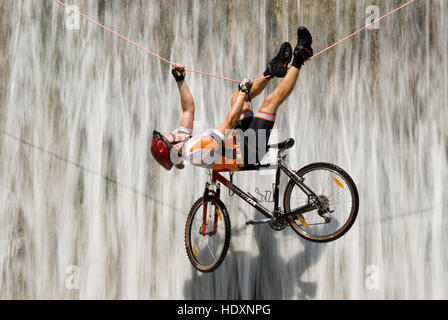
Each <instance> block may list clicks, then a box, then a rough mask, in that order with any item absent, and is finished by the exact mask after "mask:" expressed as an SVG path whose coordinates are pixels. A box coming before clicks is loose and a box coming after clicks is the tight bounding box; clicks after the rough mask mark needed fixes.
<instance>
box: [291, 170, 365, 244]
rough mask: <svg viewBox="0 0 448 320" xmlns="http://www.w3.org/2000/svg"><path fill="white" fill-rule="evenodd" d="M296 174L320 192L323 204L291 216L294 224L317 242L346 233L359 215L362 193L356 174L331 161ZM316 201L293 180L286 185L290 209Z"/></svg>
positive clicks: (302, 235)
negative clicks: (357, 183) (358, 187)
mask: <svg viewBox="0 0 448 320" xmlns="http://www.w3.org/2000/svg"><path fill="white" fill-rule="evenodd" d="M296 174H297V175H298V176H299V177H302V178H303V179H304V180H303V183H304V184H305V185H306V186H307V187H308V188H310V189H311V190H312V191H313V192H314V193H315V194H316V195H317V196H318V198H319V201H320V205H319V206H317V207H316V209H315V210H312V211H309V212H306V213H304V214H302V215H301V216H300V217H298V216H291V217H289V224H290V226H291V228H292V229H293V230H294V231H295V232H296V233H297V234H298V235H299V236H301V237H303V238H305V239H307V240H310V241H313V242H329V241H334V240H336V239H338V238H340V237H342V236H343V235H344V234H345V233H346V232H347V231H348V230H349V229H350V228H351V226H352V225H353V223H354V222H355V219H356V217H357V215H358V208H359V196H358V191H357V189H356V185H355V183H354V182H353V180H352V178H351V177H350V176H349V175H348V174H347V173H346V172H345V171H344V170H342V169H341V168H339V167H337V166H335V165H333V164H330V163H314V164H310V165H308V166H306V167H304V168H302V169H300V170H299V171H298V172H297V173H296ZM312 201H313V200H312V199H310V198H309V197H308V196H307V195H306V194H305V193H304V192H303V191H302V190H301V188H300V187H299V186H298V185H297V184H296V183H295V182H294V181H293V180H291V181H290V182H289V183H288V185H287V186H286V190H285V194H284V198H283V204H284V209H285V212H286V213H289V212H292V211H294V210H295V209H298V208H300V207H303V206H306V205H309V204H310V203H311V202H312ZM301 220H302V221H301ZM303 221H304V222H305V223H303ZM305 224H306V225H305Z"/></svg>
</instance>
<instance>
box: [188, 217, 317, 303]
mask: <svg viewBox="0 0 448 320" xmlns="http://www.w3.org/2000/svg"><path fill="white" fill-rule="evenodd" d="M249 228H255V229H254V232H253V235H254V237H255V242H256V246H257V247H258V252H259V254H258V253H257V252H254V253H253V252H250V251H233V250H232V249H231V248H232V246H231V248H230V250H229V252H228V254H227V257H226V259H225V260H224V262H223V264H222V265H221V266H220V267H219V268H218V269H217V270H216V271H215V272H213V273H208V274H204V273H200V272H198V271H196V270H194V269H193V267H191V268H192V274H191V279H189V280H187V281H186V282H185V285H184V295H185V298H186V299H197V300H200V299H274V300H275V299H296V298H298V299H313V298H314V297H315V295H316V292H317V287H318V284H317V283H316V282H306V281H303V280H302V276H303V274H304V273H305V271H306V270H308V269H309V268H311V267H312V266H313V265H315V264H316V263H317V261H318V260H319V258H320V257H321V256H322V253H323V251H324V249H325V244H316V243H312V242H309V241H306V240H304V239H302V238H300V237H299V236H298V235H296V234H295V233H294V232H293V231H292V229H291V228H290V227H289V226H288V227H287V229H286V230H284V231H282V232H288V233H293V234H294V235H295V237H287V238H288V239H286V238H284V239H282V238H283V237H278V234H276V231H274V230H272V229H271V228H270V227H269V226H268V225H261V226H252V227H249ZM244 230H245V227H242V228H241V229H239V230H235V229H232V237H233V240H231V242H233V241H237V240H236V236H238V234H240V233H241V232H244ZM277 238H280V239H277ZM281 241H293V242H292V243H291V244H288V247H290V250H291V251H297V250H298V249H297V248H302V250H301V251H299V252H298V253H297V254H295V255H294V256H292V257H291V258H289V259H286V260H285V259H284V258H283V257H281V255H280V253H279V249H278V245H279V243H280V242H281ZM256 250H257V249H255V250H254V251H256Z"/></svg>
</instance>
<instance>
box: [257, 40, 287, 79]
mask: <svg viewBox="0 0 448 320" xmlns="http://www.w3.org/2000/svg"><path fill="white" fill-rule="evenodd" d="M291 59H292V47H291V44H290V43H289V42H285V43H283V44H282V46H281V47H280V50H279V51H278V53H277V55H276V56H275V58H274V59H272V60H271V61H270V62H269V64H268V67H267V69H266V71H265V72H264V73H263V75H264V76H265V77H267V76H270V77H269V78H268V79H270V78H273V77H277V78H284V77H285V75H286V72H287V71H288V64H289V63H290V62H291Z"/></svg>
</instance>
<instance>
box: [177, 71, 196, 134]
mask: <svg viewBox="0 0 448 320" xmlns="http://www.w3.org/2000/svg"><path fill="white" fill-rule="evenodd" d="M172 74H173V76H174V78H175V79H176V82H177V87H178V88H179V94H180V103H181V105H182V119H181V121H180V126H181V127H184V128H188V129H193V121H194V100H193V95H192V94H191V91H190V88H188V85H187V83H186V82H185V66H183V65H181V64H178V63H174V64H173V67H172Z"/></svg>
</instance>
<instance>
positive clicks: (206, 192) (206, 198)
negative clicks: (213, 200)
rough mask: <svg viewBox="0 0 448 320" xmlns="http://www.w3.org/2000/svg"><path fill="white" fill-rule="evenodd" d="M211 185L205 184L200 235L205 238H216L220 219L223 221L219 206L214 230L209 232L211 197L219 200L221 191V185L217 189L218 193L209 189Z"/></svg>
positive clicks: (214, 219)
mask: <svg viewBox="0 0 448 320" xmlns="http://www.w3.org/2000/svg"><path fill="white" fill-rule="evenodd" d="M209 187H210V183H208V182H207V183H206V184H205V189H204V195H203V197H202V208H203V215H202V226H201V230H200V234H201V235H203V236H207V235H208V236H214V235H215V234H216V232H217V231H218V219H219V220H221V221H222V216H221V213H220V212H219V209H218V206H214V207H215V214H214V218H213V230H212V231H211V232H207V209H208V204H209V202H210V195H213V196H215V197H217V198H219V196H220V192H221V189H220V188H219V185H218V186H217V188H216V191H214V190H211V189H209Z"/></svg>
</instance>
